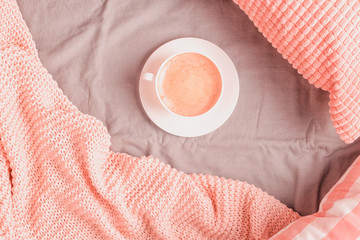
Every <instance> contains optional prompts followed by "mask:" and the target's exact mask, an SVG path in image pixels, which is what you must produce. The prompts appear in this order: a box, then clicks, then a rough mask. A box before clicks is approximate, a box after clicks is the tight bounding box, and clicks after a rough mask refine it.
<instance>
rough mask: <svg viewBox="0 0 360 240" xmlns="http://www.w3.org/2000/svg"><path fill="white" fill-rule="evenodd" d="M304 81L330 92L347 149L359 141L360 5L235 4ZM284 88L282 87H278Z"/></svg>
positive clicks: (325, 1) (344, 1)
mask: <svg viewBox="0 0 360 240" xmlns="http://www.w3.org/2000/svg"><path fill="white" fill-rule="evenodd" d="M234 1H235V2H236V3H238V4H239V6H240V8H241V9H242V10H244V11H245V13H246V14H248V16H249V18H250V19H251V20H252V21H253V22H254V24H255V25H256V26H257V27H258V29H259V31H260V32H262V33H263V35H264V36H265V37H266V38H267V39H268V40H269V41H270V42H271V43H272V45H273V46H274V47H275V48H276V49H277V50H278V51H279V52H280V53H281V54H282V56H283V57H284V58H285V59H287V60H288V61H289V62H290V63H291V64H292V65H293V67H294V68H296V69H297V70H298V72H299V73H300V74H303V76H304V78H306V79H308V80H309V82H310V83H312V84H314V85H315V87H318V88H322V89H323V90H326V91H329V92H330V102H329V106H330V114H331V120H332V121H333V123H334V126H335V128H336V132H337V133H338V134H339V135H340V138H341V139H342V140H344V141H345V142H346V143H351V142H353V141H354V140H355V139H357V138H358V137H359V136H360V72H359V71H360V61H359V60H360V1H358V0H316V1H315V0H271V1H270V0H251V1H245V0H234ZM279 84H281V83H279Z"/></svg>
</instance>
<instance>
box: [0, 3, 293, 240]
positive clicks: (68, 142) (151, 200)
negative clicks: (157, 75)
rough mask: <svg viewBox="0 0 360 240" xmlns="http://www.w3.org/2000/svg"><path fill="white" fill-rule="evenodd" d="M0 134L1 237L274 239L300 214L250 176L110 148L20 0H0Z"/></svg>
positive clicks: (101, 129)
mask: <svg viewBox="0 0 360 240" xmlns="http://www.w3.org/2000/svg"><path fill="white" fill-rule="evenodd" d="M119 4H121V3H119ZM0 140H1V144H0V239H22V240H23V239H27V240H28V239H266V238H268V237H270V236H272V235H274V234H275V233H276V232H278V231H279V230H280V229H282V228H284V227H285V226H286V225H288V224H289V223H291V222H292V221H294V220H296V219H297V218H299V215H298V214H297V213H295V212H293V211H292V210H291V209H289V208H287V207H286V206H285V205H283V204H281V203H280V202H279V201H277V200H275V199H274V198H273V197H270V196H269V195H267V194H266V193H264V192H262V191H261V190H259V189H257V188H255V187H254V186H251V185H248V184H246V183H242V182H239V181H232V180H227V179H224V178H218V177H213V176H207V175H206V176H205V175H186V174H184V173H181V172H179V171H176V170H174V169H172V168H170V167H169V166H168V165H165V164H163V163H161V162H159V161H158V160H157V159H153V158H152V157H147V158H146V157H142V158H135V157H132V156H129V155H127V154H121V153H114V152H111V151H109V147H110V137H109V134H108V133H107V131H106V129H105V128H104V126H103V125H102V123H101V122H100V121H98V120H96V119H95V118H93V117H91V116H88V115H85V114H82V113H81V112H79V111H78V109H77V108H76V107H75V106H74V105H72V104H71V103H70V101H69V100H68V99H67V98H66V96H65V95H64V94H63V93H62V91H61V90H60V89H59V88H58V86H57V84H56V82H55V81H53V80H52V77H51V75H50V74H49V73H48V72H47V71H46V69H45V68H44V67H43V66H42V65H41V63H40V60H39V58H38V55H37V51H36V49H35V44H34V43H33V41H32V39H31V35H30V33H29V31H28V29H27V27H26V25H25V23H24V21H23V20H22V17H21V14H20V12H19V9H18V7H17V5H16V2H15V0H2V1H0ZM154 144H157V143H154Z"/></svg>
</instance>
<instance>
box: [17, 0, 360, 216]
mask: <svg viewBox="0 0 360 240" xmlns="http://www.w3.org/2000/svg"><path fill="white" fill-rule="evenodd" d="M17 2H18V4H19V7H20V10H21V13H22V15H23V18H24V19H25V21H26V23H27V25H28V27H29V29H30V32H31V34H32V36H33V39H34V41H35V43H36V47H37V49H38V51H39V55H40V59H41V61H42V63H43V64H44V66H45V67H46V68H47V69H48V71H49V72H50V73H51V74H52V75H53V77H54V80H56V81H57V83H58V84H59V86H60V88H61V89H62V90H63V91H64V93H65V95H67V96H68V98H69V99H70V101H71V102H72V103H74V104H75V105H76V106H77V107H78V108H79V110H80V111H81V112H83V113H87V114H89V115H92V116H95V117H96V118H97V119H99V120H101V121H102V122H103V123H104V125H105V126H106V128H107V129H108V131H109V133H110V135H111V149H112V150H113V151H115V152H126V153H129V154H131V155H134V156H143V155H153V156H154V157H156V158H159V159H160V160H161V161H163V162H166V163H168V164H170V165H171V166H172V167H174V168H176V169H178V170H181V171H183V172H185V173H204V174H211V175H218V176H221V177H226V178H231V179H235V180H241V181H246V182H248V183H250V184H253V185H255V186H256V187H259V188H261V189H262V190H264V191H265V192H267V193H269V194H271V195H273V196H275V198H277V199H279V200H280V201H281V202H283V203H285V204H286V205H287V206H288V207H291V208H293V209H294V210H295V211H297V212H299V213H300V214H301V215H308V214H311V213H314V212H316V211H317V210H318V206H319V203H320V201H321V200H322V198H323V197H324V195H325V194H326V193H327V192H328V191H329V189H330V188H331V187H332V186H333V185H334V184H335V182H336V181H337V180H338V179H339V178H340V177H341V175H342V174H343V173H344V172H345V171H346V169H347V168H348V167H349V166H350V164H351V163H352V162H353V161H354V160H355V158H356V157H357V156H358V155H359V154H360V147H359V144H358V143H357V142H355V143H353V144H349V145H346V144H345V143H344V142H343V141H341V140H340V138H339V137H338V135H337V133H336V132H335V129H334V127H333V126H332V122H331V120H330V114H329V107H328V101H329V94H328V92H325V91H323V90H321V89H318V88H315V87H314V86H313V85H310V84H309V83H308V82H307V80H305V79H304V78H303V77H302V75H300V74H299V73H298V72H297V71H296V70H295V69H294V68H293V67H292V66H291V65H290V64H289V63H288V62H287V61H286V60H285V59H283V58H282V56H281V55H280V54H279V53H278V52H277V51H276V49H275V48H274V47H272V45H271V44H270V43H269V42H268V41H267V40H266V39H265V38H264V36H263V35H262V34H261V33H260V32H259V31H258V30H257V28H256V27H255V26H254V24H253V23H252V21H251V20H249V18H248V17H247V15H246V14H245V13H244V12H243V11H241V10H240V9H239V7H238V6H237V5H236V4H235V3H234V2H232V1H230V0H197V1H181V0H173V1H162V0H151V1H150V0H148V1H146V0H143V1H129V0H124V1H121V2H120V1H116V0H108V1H103V0H79V1H55V0H37V1H29V0H17ZM179 37H199V38H203V39H206V40H208V41H211V42H213V43H215V44H217V45H218V46H220V47H221V48H222V49H224V51H225V52H226V53H227V54H228V55H229V56H230V57H231V59H232V60H233V62H234V64H235V66H236V68H237V71H238V75H239V83H240V94H239V100H238V103H237V106H236V108H235V111H234V112H233V114H232V115H231V117H230V118H229V119H228V120H227V122H225V124H224V125H223V126H221V127H220V128H219V129H217V130H216V131H214V132H212V133H210V134H207V135H205V136H202V137H195V138H183V137H177V136H173V135H171V134H169V133H166V132H164V131H163V130H161V129H159V128H158V127H157V126H156V125H155V124H153V123H152V122H151V120H150V119H149V118H148V117H147V115H146V113H145V112H144V110H143V108H142V105H141V102H140V99H139V94H138V82H139V74H140V71H141V68H142V67H143V65H144V63H145V61H146V60H147V58H148V57H149V56H150V54H151V53H152V52H153V51H154V50H155V49H156V48H157V47H159V46H160V45H161V44H163V43H165V42H167V41H169V40H172V39H175V38H179ZM279 83H281V84H279Z"/></svg>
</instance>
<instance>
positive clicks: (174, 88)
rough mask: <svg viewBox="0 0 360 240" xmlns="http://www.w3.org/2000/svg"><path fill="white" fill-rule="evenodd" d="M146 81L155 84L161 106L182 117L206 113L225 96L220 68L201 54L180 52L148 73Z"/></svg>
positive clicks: (144, 77)
mask: <svg viewBox="0 0 360 240" xmlns="http://www.w3.org/2000/svg"><path fill="white" fill-rule="evenodd" d="M142 78H143V79H144V80H147V81H150V82H153V83H154V88H155V91H156V95H157V98H158V100H159V101H160V103H161V105H162V106H163V107H164V108H165V109H166V110H167V111H169V112H170V113H172V114H176V115H179V116H182V117H196V116H200V115H203V114H206V113H207V112H209V111H210V110H211V109H213V108H214V107H215V105H216V104H217V102H218V101H219V99H220V97H221V95H222V93H223V77H222V73H221V71H220V68H219V67H218V66H217V64H216V63H215V62H214V61H213V60H212V59H211V58H210V57H208V56H206V55H205V54H203V53H198V52H179V53H176V54H174V55H172V56H170V57H168V58H166V59H165V60H164V61H163V62H162V64H161V65H160V67H159V68H158V69H157V71H156V72H155V73H151V72H145V73H143V75H142Z"/></svg>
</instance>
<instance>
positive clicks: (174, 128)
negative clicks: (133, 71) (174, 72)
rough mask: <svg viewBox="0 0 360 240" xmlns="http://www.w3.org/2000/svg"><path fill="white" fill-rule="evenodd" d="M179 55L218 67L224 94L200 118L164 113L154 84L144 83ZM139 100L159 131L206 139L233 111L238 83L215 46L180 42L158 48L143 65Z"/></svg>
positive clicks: (230, 65) (197, 41)
mask: <svg viewBox="0 0 360 240" xmlns="http://www.w3.org/2000/svg"><path fill="white" fill-rule="evenodd" d="M178 52H195V53H200V54H203V55H205V56H208V57H209V58H211V60H213V61H214V62H215V63H216V65H217V66H218V67H219V69H220V72H221V74H222V77H223V86H222V87H223V92H222V94H221V96H220V98H219V100H218V102H217V103H216V105H215V106H214V107H213V108H212V109H211V110H210V111H208V112H206V113H205V114H203V115H200V116H196V117H182V116H178V115H176V114H172V113H170V112H169V111H168V110H166V109H165V108H164V107H163V105H162V104H161V102H160V101H159V99H158V98H157V95H156V90H155V87H154V81H152V82H151V81H148V80H144V79H143V78H142V76H143V74H144V73H153V74H154V75H156V73H157V71H158V69H159V67H160V66H161V64H162V63H163V61H164V60H165V59H167V58H168V57H170V56H172V55H174V54H176V53H178ZM139 84H140V85H139V92H140V100H141V103H142V105H143V107H144V110H145V112H146V114H147V115H148V116H149V118H150V119H151V120H152V121H153V122H154V123H155V124H156V125H157V126H158V127H160V128H161V129H163V130H164V131H166V132H169V133H171V134H174V135H177V136H182V137H196V136H201V135H205V134H207V133H210V132H212V131H214V130H216V129H217V128H218V127H220V126H221V125H222V124H223V123H224V122H225V121H226V120H227V119H228V118H229V117H230V115H231V113H232V112H233V111H234V109H235V106H236V103H237V99H238V96H239V79H238V75H237V72H236V68H235V66H234V64H233V62H232V61H231V59H230V58H229V56H228V55H227V54H226V53H225V52H224V51H223V50H222V49H221V48H219V47H218V46H216V45H215V44H213V43H211V42H209V41H206V40H203V39H200V38H179V39H175V40H172V41H170V42H167V43H165V44H164V45H162V46H160V47H159V48H158V49H157V50H156V51H155V52H153V54H152V55H151V56H150V57H149V59H148V60H147V61H146V63H145V65H144V68H143V70H142V72H141V75H140V83H139Z"/></svg>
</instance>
